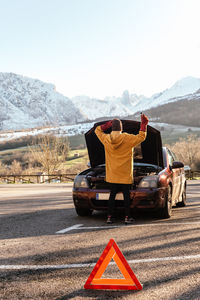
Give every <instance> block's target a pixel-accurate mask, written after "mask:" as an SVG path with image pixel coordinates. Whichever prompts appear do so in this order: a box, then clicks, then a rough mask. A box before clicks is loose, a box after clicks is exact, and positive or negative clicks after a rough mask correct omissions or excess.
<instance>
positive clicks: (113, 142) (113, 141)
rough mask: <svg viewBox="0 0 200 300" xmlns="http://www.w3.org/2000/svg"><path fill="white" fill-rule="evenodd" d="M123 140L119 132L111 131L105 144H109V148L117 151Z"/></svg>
mask: <svg viewBox="0 0 200 300" xmlns="http://www.w3.org/2000/svg"><path fill="white" fill-rule="evenodd" d="M123 140H124V136H123V135H122V134H121V131H111V133H110V135H109V139H108V140H107V142H109V143H110V146H111V147H112V148H114V149H117V148H118V147H119V146H120V145H121V143H122V142H123Z"/></svg>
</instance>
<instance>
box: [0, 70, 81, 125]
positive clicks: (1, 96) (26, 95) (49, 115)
mask: <svg viewBox="0 0 200 300" xmlns="http://www.w3.org/2000/svg"><path fill="white" fill-rule="evenodd" d="M0 107H1V110H0V130H8V129H14V130H16V129H22V128H31V127H36V126H44V125H47V124H51V125H53V124H54V125H62V124H74V123H76V122H77V120H79V121H83V120H84V118H83V116H82V114H81V113H80V111H79V110H78V109H77V108H76V107H75V105H74V104H73V103H72V101H71V100H70V99H69V98H67V97H65V96H63V95H62V94H60V93H58V92H57V91H56V90H55V86H54V85H52V84H49V83H44V82H42V81H40V80H37V79H32V78H28V77H23V76H20V75H16V74H13V73H0Z"/></svg>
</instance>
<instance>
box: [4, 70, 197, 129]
mask: <svg viewBox="0 0 200 300" xmlns="http://www.w3.org/2000/svg"><path fill="white" fill-rule="evenodd" d="M197 90H200V79H199V78H194V77H186V78H183V79H181V80H179V81H177V82H176V83H175V84H174V85H173V86H172V87H170V88H168V89H166V90H164V91H162V92H160V93H157V94H154V95H153V96H152V97H150V98H147V97H145V96H142V95H140V96H138V95H136V94H129V92H128V91H127V90H126V91H124V92H123V94H122V96H121V97H114V96H113V97H106V98H104V99H95V98H90V97H87V96H77V97H74V98H72V99H69V98H67V97H65V96H64V95H62V94H60V93H58V92H57V91H56V89H55V86H54V85H53V84H49V83H45V82H42V81H40V80H37V79H32V78H28V77H24V76H21V75H16V74H13V73H0V107H1V109H0V130H8V129H13V130H17V129H23V128H34V127H38V126H44V125H50V126H52V125H54V126H57V125H70V124H77V123H79V122H87V121H93V120H95V119H98V118H112V117H113V116H118V117H121V118H125V117H126V116H129V115H133V114H135V113H137V112H139V111H145V110H147V109H149V108H152V107H157V106H160V105H163V104H166V103H169V102H175V101H179V100H182V97H186V98H188V99H199V97H195V95H196V94H195V93H196V91H197Z"/></svg>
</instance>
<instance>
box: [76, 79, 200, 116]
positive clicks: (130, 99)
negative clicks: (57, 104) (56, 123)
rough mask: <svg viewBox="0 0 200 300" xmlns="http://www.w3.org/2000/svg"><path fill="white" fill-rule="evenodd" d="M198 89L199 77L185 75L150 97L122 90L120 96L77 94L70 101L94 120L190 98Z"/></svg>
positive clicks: (199, 85)
mask: <svg viewBox="0 0 200 300" xmlns="http://www.w3.org/2000/svg"><path fill="white" fill-rule="evenodd" d="M198 89H200V79H199V78H194V77H185V78H183V79H181V80H179V81H177V82H176V83H175V84H174V85H173V86H172V87H171V88H168V89H166V90H164V91H162V92H160V93H157V94H154V95H153V96H152V97H150V98H147V97H145V96H137V95H136V94H132V95H130V94H129V92H128V91H124V93H123V94H122V96H121V97H106V98H105V99H103V100H100V99H94V98H89V97H87V96H78V97H74V98H72V101H73V103H74V105H75V106H76V107H77V108H78V109H79V110H80V112H81V113H82V114H83V115H84V117H85V118H87V119H88V120H94V119H96V118H102V117H112V116H120V117H125V116H127V115H132V114H134V113H136V112H139V111H144V110H147V109H149V108H152V107H156V106H159V105H163V104H166V103H168V102H172V101H177V100H181V97H183V96H184V97H185V96H186V95H188V97H190V98H192V97H193V94H195V92H196V91H197V90H198ZM194 97H195V95H194Z"/></svg>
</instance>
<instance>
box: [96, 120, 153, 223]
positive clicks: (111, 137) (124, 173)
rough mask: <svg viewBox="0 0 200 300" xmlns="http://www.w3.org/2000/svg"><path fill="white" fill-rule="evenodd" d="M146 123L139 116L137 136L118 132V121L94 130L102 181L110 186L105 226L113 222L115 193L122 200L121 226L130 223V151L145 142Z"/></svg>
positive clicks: (131, 169)
mask: <svg viewBox="0 0 200 300" xmlns="http://www.w3.org/2000/svg"><path fill="white" fill-rule="evenodd" d="M147 124H148V118H147V116H145V115H144V114H141V125H140V131H139V133H138V134H137V135H134V134H128V133H126V132H122V130H123V128H122V122H121V121H120V120H119V119H113V120H112V121H108V122H106V123H104V124H103V125H100V126H97V127H96V129H95V134H96V135H97V137H98V139H99V140H100V141H101V143H102V144H103V145H104V149H105V164H106V178H105V180H106V182H108V183H109V184H110V196H109V200H108V213H107V223H108V224H111V223H112V222H113V215H114V209H115V196H116V194H117V193H118V192H122V193H123V197H124V207H125V220H124V222H125V224H130V223H132V222H133V221H134V219H133V218H131V216H130V187H131V184H132V183H133V148H134V147H135V146H137V145H139V144H140V143H142V142H143V141H144V140H145V138H146V134H147V133H146V132H147ZM110 127H112V131H111V133H110V134H106V133H104V131H106V130H107V129H108V128H110Z"/></svg>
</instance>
